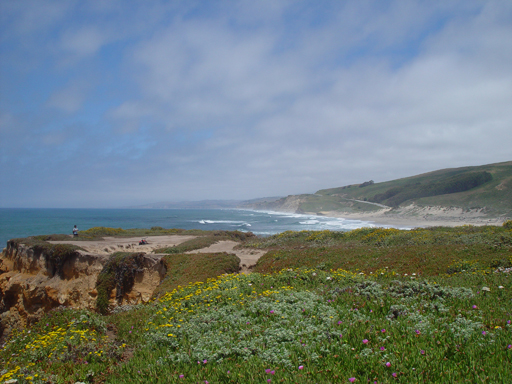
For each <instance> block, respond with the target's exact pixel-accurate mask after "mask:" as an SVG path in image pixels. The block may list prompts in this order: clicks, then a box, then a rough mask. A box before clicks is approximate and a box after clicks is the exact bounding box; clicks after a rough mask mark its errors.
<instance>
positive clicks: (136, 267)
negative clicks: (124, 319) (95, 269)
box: [96, 252, 145, 314]
mask: <svg viewBox="0 0 512 384" xmlns="http://www.w3.org/2000/svg"><path fill="white" fill-rule="evenodd" d="M144 255H145V254H144V253H129V252H116V253H114V254H113V255H111V256H110V258H109V260H108V261H107V263H106V264H105V266H104V267H103V269H102V271H101V272H100V273H99V275H98V279H97V281H96V290H97V291H98V296H97V297H96V308H97V310H98V311H99V312H100V313H102V314H106V313H107V312H108V306H109V299H110V295H111V293H112V290H113V289H114V288H115V289H116V299H117V301H118V303H121V301H122V299H123V295H124V294H125V293H126V292H129V291H130V290H131V289H132V287H133V283H134V279H135V274H136V273H137V272H140V271H142V268H143V263H144Z"/></svg>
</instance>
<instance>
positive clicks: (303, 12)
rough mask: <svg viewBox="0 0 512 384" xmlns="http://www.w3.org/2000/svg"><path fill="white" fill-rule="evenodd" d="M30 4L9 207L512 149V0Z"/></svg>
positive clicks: (346, 179)
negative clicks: (509, 0)
mask: <svg viewBox="0 0 512 384" xmlns="http://www.w3.org/2000/svg"><path fill="white" fill-rule="evenodd" d="M23 3H24V2H20V5H19V7H16V6H15V5H12V4H10V5H9V6H5V5H3V7H4V8H5V9H4V11H6V12H4V13H7V16H4V18H5V20H7V19H8V20H9V22H8V23H7V22H6V23H5V24H4V25H5V26H4V27H3V31H2V32H3V33H2V35H3V36H9V37H8V38H5V37H4V38H3V39H2V40H1V45H0V49H1V51H0V52H1V53H2V57H4V58H5V60H2V67H1V71H2V78H1V79H2V80H1V81H2V84H1V85H2V91H0V92H1V94H0V96H1V101H2V103H1V105H2V106H1V107H0V129H1V130H0V132H1V135H2V143H1V144H0V145H1V146H2V148H1V149H2V156H1V157H0V158H1V160H2V164H1V165H2V171H1V172H2V175H1V176H2V179H4V180H5V179H8V180H10V182H9V183H8V185H7V187H6V188H2V191H1V192H0V205H2V206H82V207H89V206H90V207H92V206H99V207H105V206H123V205H131V204H139V203H140V204H142V203H148V202H156V201H165V200H185V199H186V200H190V199H221V198H226V199H232V198H235V199H236V198H239V199H245V198H254V197H261V196H269V195H287V194H291V193H302V192H314V191H315V190H317V189H321V188H328V187H336V186H341V185H345V184H350V183H356V182H362V181H364V180H369V179H373V180H375V181H384V180H389V179H393V178H399V177H405V176H409V175H413V174H417V173H421V172H426V171H430V170H435V169H439V168H447V167H457V166H465V165H478V164H484V163H492V162H499V161H507V160H510V149H509V148H510V144H511V143H512V130H510V126H511V123H512V112H511V111H510V105H512V68H511V67H510V62H511V61H512V60H511V59H512V23H510V20H512V17H511V16H512V6H510V5H508V4H506V3H504V2H499V1H496V2H493V1H490V2H486V3H481V2H476V1H475V2H473V1H449V2H430V3H425V2H421V1H410V2H407V3H403V2H400V1H386V2H380V1H379V2H377V1H367V2H361V1H346V2H337V1H332V2H330V1H326V2H321V3H317V2H307V1H306V2H299V3H297V2H286V1H283V2H256V3H254V2H245V1H240V2H237V1H233V2H218V3H211V2H203V1H197V2H181V3H180V2H173V3H172V4H168V3H166V2H161V3H159V2H152V3H151V4H144V5H141V4H140V3H137V2H126V3H125V2H123V6H121V4H120V3H119V2H116V1H106V2H102V3H101V4H102V6H101V7H99V6H97V4H96V5H94V4H93V3H90V4H86V5H80V4H79V3H74V2H62V3H61V2H50V1H48V2H37V4H34V7H40V8H41V9H40V12H41V13H42V14H43V17H42V20H41V22H40V23H38V24H36V25H32V24H31V23H29V22H27V20H31V18H33V16H31V15H33V10H26V11H25V10H24V9H25V8H26V7H24V5H26V4H23ZM142 20H144V21H145V22H143V21H142ZM41 47H47V48H48V49H47V50H46V51H44V52H43V50H41ZM23 58H30V61H31V63H24V62H23V60H22V59H23ZM20 60H21V61H22V62H21V63H20V66H17V65H16V64H17V63H18V62H19V61H20ZM27 79H29V80H30V81H29V80H27ZM31 184H37V185H38V189H37V191H36V190H34V188H30V187H28V186H29V185H31ZM57 190H58V193H57V192H56V191H57Z"/></svg>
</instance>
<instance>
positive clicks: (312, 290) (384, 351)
mask: <svg viewBox="0 0 512 384" xmlns="http://www.w3.org/2000/svg"><path fill="white" fill-rule="evenodd" d="M509 239H510V228H507V227H499V228H498V227H494V228H482V229H474V228H472V227H468V228H466V227H462V228H455V229H443V228H437V229H432V230H430V232H429V231H422V230H417V231H409V232H405V231H397V230H382V229H364V230H357V231H352V232H349V233H345V234H343V233H335V232H308V233H306V232H288V233H284V234H280V235H276V236H273V237H270V238H266V239H248V242H247V243H246V244H247V245H251V246H259V247H267V248H270V249H272V252H271V253H270V254H269V255H267V256H266V257H264V258H262V259H260V263H258V266H257V267H256V270H257V271H259V272H254V273H251V274H249V275H243V274H236V273H227V274H223V275H221V276H218V275H219V274H221V273H222V271H224V272H226V271H227V269H229V268H231V267H232V265H231V264H234V262H236V260H235V259H233V260H230V258H229V256H230V255H223V256H222V255H216V254H210V255H202V256H201V255H197V256H198V257H203V258H202V259H197V260H196V259H192V258H190V256H191V255H183V254H179V255H169V256H167V260H166V262H167V263H168V269H169V270H172V271H174V272H173V274H170V275H169V276H168V277H169V278H168V279H167V281H166V280H164V283H163V285H162V287H161V289H160V290H159V291H158V294H157V296H155V299H154V300H153V301H152V302H151V303H149V304H147V305H140V306H136V307H132V308H129V307H127V308H121V309H120V310H119V311H118V312H117V313H111V314H110V315H108V316H100V315H98V314H95V313H88V312H83V311H73V310H66V311H59V312H55V313H50V314H48V315H47V317H46V318H44V319H43V320H41V321H40V322H39V323H38V324H37V325H36V326H34V327H32V328H31V329H28V330H24V331H22V332H20V333H18V334H16V335H14V336H13V337H12V338H11V339H10V340H9V342H8V343H6V344H5V346H4V347H3V348H2V349H1V350H0V358H1V359H2V363H3V364H4V365H3V366H4V367H5V368H4V369H3V370H2V371H0V382H6V381H7V380H11V379H17V380H18V382H19V383H24V382H34V383H35V382H37V383H45V382H52V383H60V382H62V383H75V382H76V381H83V382H97V383H99V382H107V383H126V382H134V383H142V382H144V383H147V382H152V383H240V382H260V383H279V382H285V383H316V382H318V383H340V382H341V383H343V382H347V383H348V382H356V383H368V382H370V383H375V382H376V383H395V382H401V383H424V382H432V383H438V382H461V383H462V382H471V383H472V382H488V383H496V382H512V373H511V371H510V366H511V363H512V325H511V321H512V282H511V279H510V273H511V272H512V268H511V265H510V263H511V261H512V260H511V255H512V252H511V251H512V249H511V247H510V242H509ZM358 249H359V250H358ZM466 249H467V250H466ZM351 252H352V253H351ZM336 254H337V257H335V255H336ZM367 254H369V255H370V256H368V257H366V256H365V255H367ZM216 257H218V258H219V259H216ZM376 257H377V258H379V260H378V261H376V260H375V258H376ZM278 258H279V259H278ZM338 261H339V262H340V263H342V262H343V263H346V264H343V268H339V267H338V265H337V264H335V263H336V262H338ZM347 261H348V263H347ZM280 263H284V264H280ZM307 263H310V264H307ZM217 264H219V265H223V267H222V268H219V269H215V268H212V266H213V265H217ZM331 264H332V265H331ZM282 265H285V267H283V268H280V266H282ZM432 265H439V266H440V267H439V269H437V268H433V267H432ZM199 266H202V267H201V268H200V267H199ZM346 266H348V267H346ZM194 270H197V272H198V274H197V275H194ZM209 271H210V272H209ZM195 276H199V278H197V279H194V277H195ZM84 316H85V317H84ZM29 331H30V332H29ZM64 331H66V333H65V334H63V332H64ZM52 332H61V333H60V334H55V336H54V333H52ZM79 332H83V333H79ZM72 337H73V338H72ZM77 337H78V338H80V340H82V342H81V343H77ZM46 340H55V341H52V342H51V343H50V342H49V341H46ZM43 341H45V342H46V343H48V344H47V345H46V344H44V345H43ZM75 343H76V344H75ZM70 351H71V352H70ZM47 356H50V357H48V358H47ZM36 375H37V376H36Z"/></svg>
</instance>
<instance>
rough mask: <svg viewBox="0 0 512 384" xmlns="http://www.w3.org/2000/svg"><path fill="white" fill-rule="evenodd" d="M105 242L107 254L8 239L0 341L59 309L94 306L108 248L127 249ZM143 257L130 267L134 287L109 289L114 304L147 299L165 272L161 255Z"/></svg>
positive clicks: (0, 262) (1, 265)
mask: <svg viewBox="0 0 512 384" xmlns="http://www.w3.org/2000/svg"><path fill="white" fill-rule="evenodd" d="M123 240H125V241H126V239H123ZM84 243H85V242H84ZM102 243H103V247H104V248H105V250H104V251H103V252H91V250H84V249H79V248H78V247H76V248H77V249H68V252H66V253H63V252H62V248H61V249H59V248H58V246H57V247H40V246H34V245H30V244H26V243H23V242H21V241H19V240H10V241H8V242H7V247H6V248H4V250H3V252H2V253H1V255H0V339H2V338H3V337H4V336H6V335H8V334H9V333H10V332H11V331H12V330H13V329H14V328H20V327H25V326H30V325H31V324H33V323H34V322H36V321H37V320H38V319H39V318H40V317H41V316H42V315H43V314H44V313H46V312H48V311H50V310H52V309H54V308H58V307H61V306H64V307H73V308H87V309H95V308H96V299H97V296H98V290H97V281H98V276H99V275H100V273H101V272H102V271H103V270H104V268H105V266H106V265H107V263H108V261H109V253H107V252H106V250H109V251H110V252H114V250H123V249H125V248H124V246H122V245H121V246H119V245H116V244H112V243H111V242H102ZM106 243H109V245H110V247H107V244H106ZM134 243H135V242H134ZM135 244H136V243H135ZM121 247H123V248H121ZM59 251H61V253H59ZM138 256H139V257H138V260H137V264H136V266H135V267H134V268H133V270H132V271H130V273H132V274H133V283H132V284H131V287H130V288H129V289H128V290H123V291H122V292H119V291H120V290H122V287H120V286H119V284H118V285H117V286H116V288H115V289H113V290H112V291H111V292H110V295H109V299H108V301H109V306H110V307H111V308H113V307H116V306H119V305H123V304H132V305H133V304H138V303H141V302H146V301H148V300H149V299H150V298H151V296H152V294H153V291H154V289H155V288H156V287H157V286H158V285H159V284H160V281H161V280H162V279H163V277H164V276H165V273H166V267H165V264H164V263H163V261H162V260H161V255H160V256H159V255H154V254H145V253H142V252H140V253H139V255H138Z"/></svg>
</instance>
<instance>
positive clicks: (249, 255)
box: [187, 240, 266, 273]
mask: <svg viewBox="0 0 512 384" xmlns="http://www.w3.org/2000/svg"><path fill="white" fill-rule="evenodd" d="M239 244H240V243H237V242H236V241H232V240H222V241H219V242H218V243H215V244H213V245H210V246H209V247H207V248H201V249H196V250H194V251H190V252H187V253H189V254H190V253H216V252H226V253H234V254H235V255H237V256H238V258H239V259H240V267H241V272H242V273H248V272H249V270H250V268H251V267H253V266H254V265H256V263H257V262H258V259H259V258H260V257H261V256H263V255H264V254H265V253H266V251H262V250H259V249H235V247H236V246H237V245H239Z"/></svg>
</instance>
